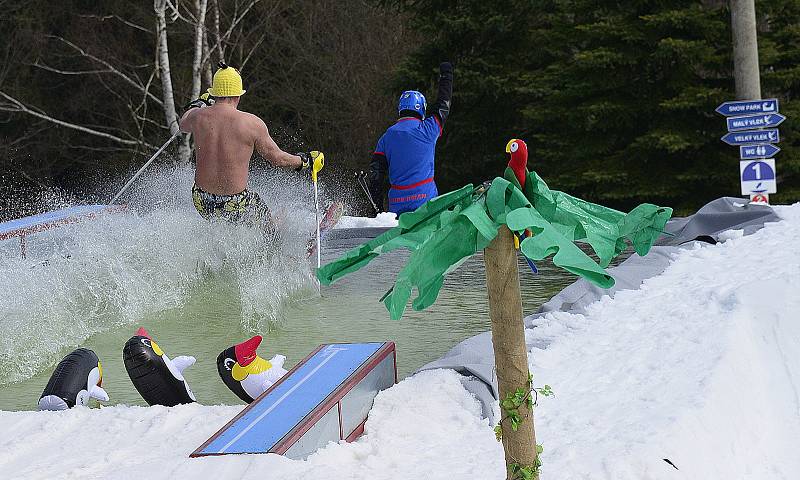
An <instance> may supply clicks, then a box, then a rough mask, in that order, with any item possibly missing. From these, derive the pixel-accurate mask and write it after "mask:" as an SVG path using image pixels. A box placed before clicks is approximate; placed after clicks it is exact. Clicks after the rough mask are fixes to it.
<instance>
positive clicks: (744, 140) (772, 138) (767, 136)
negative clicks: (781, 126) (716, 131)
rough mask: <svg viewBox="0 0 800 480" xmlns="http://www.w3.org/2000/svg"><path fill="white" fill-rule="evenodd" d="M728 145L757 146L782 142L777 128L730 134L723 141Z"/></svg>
mask: <svg viewBox="0 0 800 480" xmlns="http://www.w3.org/2000/svg"><path fill="white" fill-rule="evenodd" d="M721 140H722V141H723V142H725V143H727V144H728V145H757V144H759V143H778V142H780V141H781V137H780V134H779V133H778V129H777V128H765V129H763V130H744V131H741V132H730V133H728V134H727V135H724V136H723V137H722V139H721Z"/></svg>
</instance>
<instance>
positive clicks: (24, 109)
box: [0, 90, 155, 148]
mask: <svg viewBox="0 0 800 480" xmlns="http://www.w3.org/2000/svg"><path fill="white" fill-rule="evenodd" d="M0 97H3V98H4V99H6V100H7V101H8V102H9V103H7V104H5V103H4V104H0V110H3V111H6V112H20V113H27V114H28V115H32V116H34V117H36V118H40V119H42V120H47V121H48V122H51V123H54V124H56V125H60V126H62V127H66V128H71V129H73V130H78V131H79V132H84V133H88V134H90V135H94V136H97V137H102V138H106V139H108V140H113V141H115V142H117V143H121V144H123V145H138V144H140V143H144V144H145V145H147V146H148V147H150V148H155V147H154V146H153V145H150V144H148V143H145V142H139V141H136V140H127V139H124V138H120V137H118V136H116V135H112V134H110V133H106V132H101V131H99V130H94V129H92V128H87V127H84V126H82V125H76V124H74V123H70V122H65V121H64V120H59V119H57V118H54V117H51V116H50V115H47V114H46V113H40V112H38V111H36V110H33V109H31V108H29V107H28V106H27V105H25V104H23V103H22V102H20V101H19V100H17V99H16V98H14V97H12V96H11V95H8V94H7V93H5V92H3V91H2V90H0ZM9 105H11V106H9Z"/></svg>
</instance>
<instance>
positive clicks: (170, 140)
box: [108, 130, 181, 205]
mask: <svg viewBox="0 0 800 480" xmlns="http://www.w3.org/2000/svg"><path fill="white" fill-rule="evenodd" d="M180 134H181V131H180V130H178V131H177V132H175V134H174V135H172V136H171V137H169V140H167V143H165V144H164V145H162V146H161V148H159V149H158V151H157V152H156V153H154V154H153V156H152V157H150V160H148V161H147V163H145V164H144V165H142V168H140V169H139V171H138V172H136V173H135V174H134V175H133V177H131V179H130V180H128V183H126V184H125V186H124V187H122V189H120V191H119V192H117V194H116V195H114V198H112V199H111V201H110V202H108V204H109V205H114V202H116V201H117V199H118V198H119V197H120V195H122V194H123V193H125V190H127V189H128V187H130V186H131V184H132V183H133V181H134V180H136V179H137V178H139V175H141V174H142V172H144V169H145V168H147V167H148V166H149V165H150V164H151V163H152V162H153V160H155V159H156V157H157V156H159V155H161V152H163V151H164V149H166V148H167V145H169V144H170V143H172V141H173V140H175V139H176V138H178V136H179V135H180Z"/></svg>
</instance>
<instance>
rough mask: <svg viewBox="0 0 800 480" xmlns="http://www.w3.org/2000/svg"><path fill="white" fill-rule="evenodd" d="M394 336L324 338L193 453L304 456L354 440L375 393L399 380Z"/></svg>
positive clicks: (362, 424) (204, 454) (360, 430)
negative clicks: (347, 340)
mask: <svg viewBox="0 0 800 480" xmlns="http://www.w3.org/2000/svg"><path fill="white" fill-rule="evenodd" d="M396 364H397V359H396V353H395V345H394V342H374V343H331V344H323V345H320V346H319V347H317V349H316V350H314V351H313V352H311V354H309V355H308V356H307V357H306V358H305V359H304V360H302V361H301V362H300V363H298V364H297V365H295V366H294V368H292V369H291V370H290V371H289V372H288V373H287V374H286V375H284V376H283V377H282V378H281V379H280V380H279V381H278V382H277V383H275V385H273V386H272V387H270V388H269V389H268V390H267V391H266V392H264V393H263V394H261V396H259V397H258V398H257V399H255V400H254V401H253V403H251V404H250V405H248V406H247V407H245V409H244V410H242V411H241V412H240V413H239V414H238V415H236V417H234V418H233V419H232V420H231V421H230V422H228V424H227V425H225V426H224V427H222V428H221V429H220V430H219V431H218V432H217V433H215V434H214V435H213V436H212V437H211V438H209V439H208V440H206V442H205V443H203V445H201V446H200V447H198V448H197V450H195V451H194V452H193V453H192V454H191V455H190V456H191V457H201V456H207V455H226V454H234V453H277V454H281V455H285V456H287V457H289V458H295V459H302V458H305V457H307V456H308V455H309V454H311V453H313V452H314V451H316V450H317V449H318V448H320V447H324V446H325V445H326V444H327V443H328V442H331V441H334V442H338V441H339V440H346V441H353V440H354V439H356V438H357V437H358V436H359V435H361V433H363V431H364V423H365V422H366V419H367V415H368V413H369V410H370V408H372V402H373V400H374V398H375V396H376V395H377V394H378V392H380V391H381V390H384V389H386V388H389V387H391V386H392V385H394V384H395V383H396V382H397V367H396Z"/></svg>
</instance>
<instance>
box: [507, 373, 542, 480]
mask: <svg viewBox="0 0 800 480" xmlns="http://www.w3.org/2000/svg"><path fill="white" fill-rule="evenodd" d="M531 394H533V395H531ZM539 395H541V396H543V397H550V396H552V395H555V392H553V389H552V388H550V385H545V386H543V387H538V388H533V375H532V374H530V373H528V382H527V385H526V387H519V388H517V389H516V390H514V391H513V392H511V393H508V394H506V398H505V399H503V401H501V402H500V410H501V412H502V416H501V418H500V421H499V422H498V423H497V425H496V426H495V427H494V434H495V437H496V438H497V441H498V442H499V441H501V440H502V439H503V427H502V425H503V422H505V421H508V422H510V423H511V430H513V431H515V432H516V431H517V430H518V429H519V426H520V425H521V424H522V420H523V419H524V417H523V416H522V413H520V411H519V409H520V407H522V406H523V405H525V406H526V407H528V411H530V412H533V407H535V406H536V405H537V404H538V401H539ZM543 450H544V448H543V447H542V445H540V444H537V445H536V461H535V462H534V463H533V465H520V464H518V463H512V464H510V465H509V466H508V468H509V473H510V474H511V475H510V477H511V478H513V479H515V480H534V479H536V478H538V475H539V467H541V466H542V462H541V461H540V460H539V454H541V453H542V451H543Z"/></svg>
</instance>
